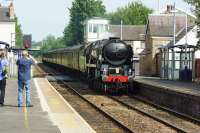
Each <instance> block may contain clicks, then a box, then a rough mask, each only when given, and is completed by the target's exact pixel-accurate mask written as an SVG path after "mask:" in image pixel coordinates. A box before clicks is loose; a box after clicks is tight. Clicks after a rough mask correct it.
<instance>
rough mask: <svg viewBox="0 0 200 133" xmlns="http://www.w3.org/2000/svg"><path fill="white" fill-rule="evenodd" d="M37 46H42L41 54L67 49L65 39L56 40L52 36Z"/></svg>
mask: <svg viewBox="0 0 200 133" xmlns="http://www.w3.org/2000/svg"><path fill="white" fill-rule="evenodd" d="M35 45H40V46H41V49H40V50H41V52H42V53H43V52H46V51H48V50H51V49H57V48H62V47H65V45H64V42H63V39H62V38H55V37H54V36H52V35H48V36H47V37H46V38H45V39H44V40H42V41H41V42H38V44H35Z"/></svg>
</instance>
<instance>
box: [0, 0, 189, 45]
mask: <svg viewBox="0 0 200 133" xmlns="http://www.w3.org/2000/svg"><path fill="white" fill-rule="evenodd" d="M72 1H73V0H14V7H15V12H16V16H17V17H18V20H19V23H20V24H21V25H22V30H23V33H24V34H32V36H33V37H32V38H33V40H34V41H41V40H42V39H44V38H45V37H46V36H47V35H50V34H51V35H54V36H56V37H59V36H62V35H63V30H64V27H65V26H66V25H67V24H68V22H69V19H70V18H69V11H68V8H70V7H71V3H72ZM102 1H103V4H104V5H105V6H106V10H107V11H108V12H113V11H116V9H117V8H118V7H121V6H125V5H127V4H128V3H129V2H132V1H138V0H102ZM140 1H141V2H142V3H143V4H144V5H146V6H147V7H149V8H152V9H154V10H158V7H159V8H160V9H163V8H165V6H166V5H167V4H173V3H174V2H175V3H176V6H177V7H179V8H181V9H183V10H187V11H190V7H189V5H188V4H187V3H185V2H184V1H183V0H140ZM9 2H10V1H8V0H0V3H1V4H2V5H7V4H8V3H9ZM158 3H159V4H158ZM158 5H159V6H158Z"/></svg>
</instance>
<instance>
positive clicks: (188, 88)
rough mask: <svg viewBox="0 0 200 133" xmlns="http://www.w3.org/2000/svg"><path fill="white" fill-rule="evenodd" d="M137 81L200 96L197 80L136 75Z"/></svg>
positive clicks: (199, 86)
mask: <svg viewBox="0 0 200 133" xmlns="http://www.w3.org/2000/svg"><path fill="white" fill-rule="evenodd" d="M135 81H137V82H140V83H146V84H149V85H153V86H157V87H162V88H165V89H169V90H172V91H176V92H179V93H185V94H190V95H194V96H199V97H200V84H198V83H196V82H183V81H172V80H162V79H160V78H155V77H141V76H140V77H139V76H138V77H136V79H135Z"/></svg>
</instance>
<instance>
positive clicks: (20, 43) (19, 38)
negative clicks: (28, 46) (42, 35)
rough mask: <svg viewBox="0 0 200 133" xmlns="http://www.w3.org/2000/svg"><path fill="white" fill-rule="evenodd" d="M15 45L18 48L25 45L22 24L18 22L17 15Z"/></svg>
mask: <svg viewBox="0 0 200 133" xmlns="http://www.w3.org/2000/svg"><path fill="white" fill-rule="evenodd" d="M15 31H16V33H15V45H16V47H17V48H22V47H23V33H22V29H21V25H20V24H19V22H18V19H17V17H16V18H15Z"/></svg>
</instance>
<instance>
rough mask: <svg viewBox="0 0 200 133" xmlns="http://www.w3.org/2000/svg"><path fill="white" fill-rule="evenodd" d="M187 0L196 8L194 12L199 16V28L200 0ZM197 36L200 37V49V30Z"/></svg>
mask: <svg viewBox="0 0 200 133" xmlns="http://www.w3.org/2000/svg"><path fill="white" fill-rule="evenodd" d="M185 1H186V2H188V3H189V4H191V5H193V6H194V8H195V10H194V12H195V15H196V17H197V19H196V24H197V26H198V28H200V0H185ZM197 37H198V38H199V41H198V44H197V46H198V48H199V49H200V31H198V34H197Z"/></svg>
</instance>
